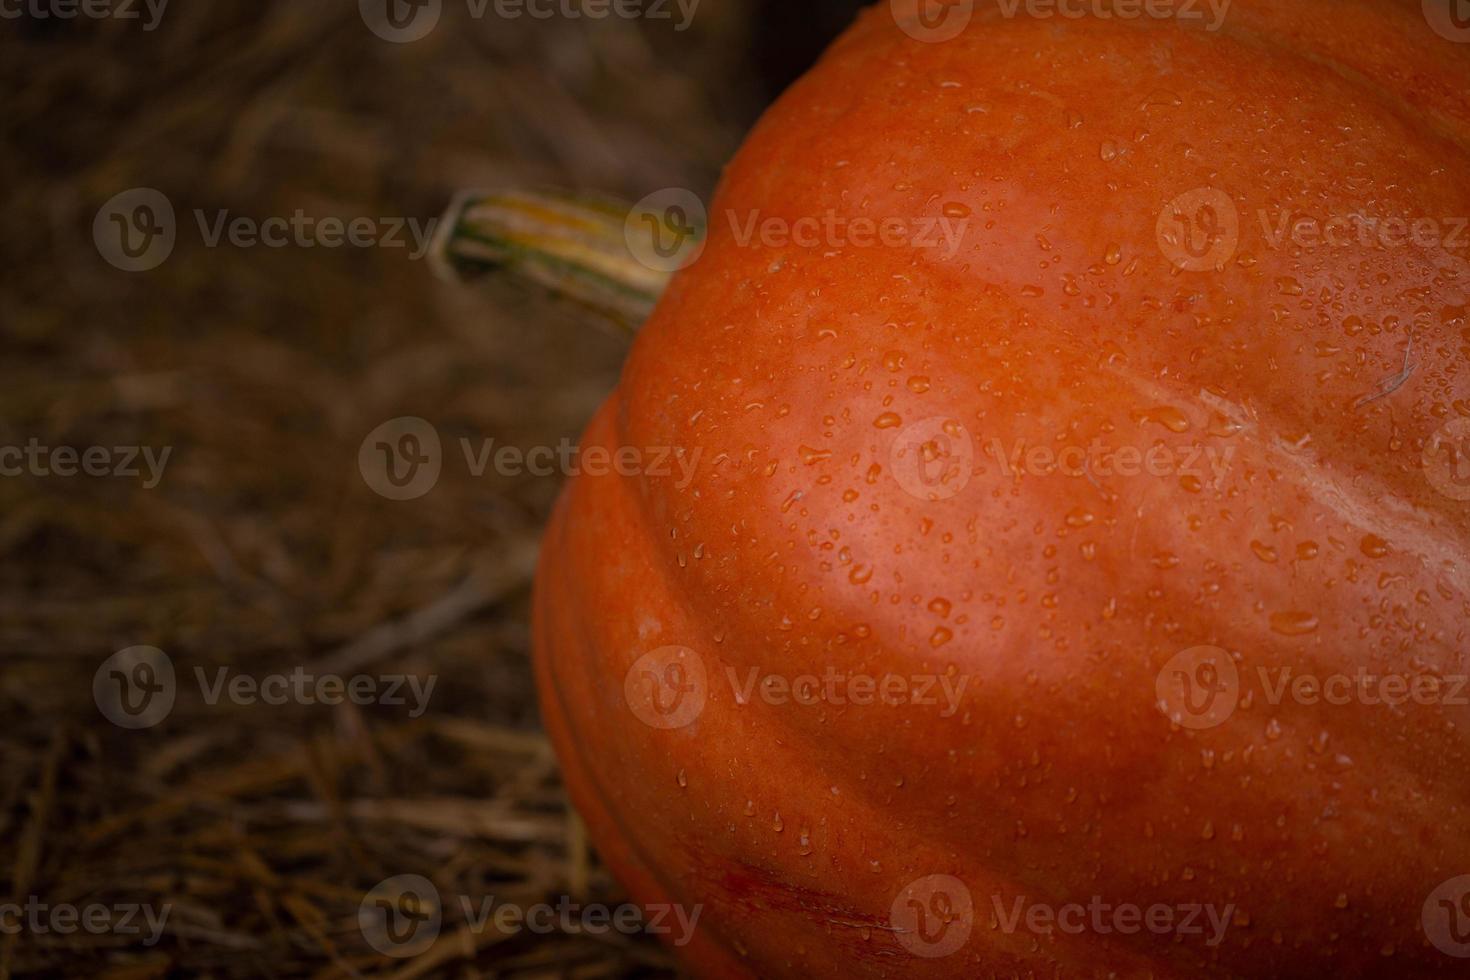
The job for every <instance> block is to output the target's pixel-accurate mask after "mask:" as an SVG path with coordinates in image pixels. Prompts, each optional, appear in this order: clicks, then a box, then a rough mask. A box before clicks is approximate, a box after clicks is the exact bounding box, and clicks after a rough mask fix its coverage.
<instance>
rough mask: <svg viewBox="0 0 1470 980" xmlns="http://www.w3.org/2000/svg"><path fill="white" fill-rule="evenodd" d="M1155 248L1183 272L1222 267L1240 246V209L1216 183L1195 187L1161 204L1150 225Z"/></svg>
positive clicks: (1206, 270)
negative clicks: (1160, 208) (1211, 185)
mask: <svg viewBox="0 0 1470 980" xmlns="http://www.w3.org/2000/svg"><path fill="white" fill-rule="evenodd" d="M1154 235H1155V237H1156V238H1157V240H1158V243H1159V251H1161V252H1163V253H1164V257H1165V258H1166V259H1168V260H1169V261H1170V262H1171V263H1173V264H1174V266H1175V267H1176V268H1178V269H1180V270H1182V271H1184V272H1211V271H1215V270H1217V269H1222V268H1224V266H1225V264H1226V263H1227V262H1229V261H1230V260H1231V259H1233V258H1234V257H1235V251H1236V249H1237V248H1239V247H1240V211H1239V209H1238V208H1236V206H1235V201H1234V200H1233V199H1232V198H1231V197H1230V195H1229V194H1226V193H1225V192H1224V191H1222V190H1220V189H1219V188H1217V187H1196V188H1195V189H1194V190H1191V191H1186V192H1185V193H1183V194H1180V195H1179V196H1178V197H1176V198H1174V199H1173V200H1172V201H1170V202H1169V203H1168V204H1166V205H1164V208H1163V210H1162V211H1160V212H1159V220H1158V221H1157V222H1156V223H1155V226H1154Z"/></svg>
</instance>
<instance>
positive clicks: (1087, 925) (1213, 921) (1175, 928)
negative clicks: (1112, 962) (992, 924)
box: [990, 895, 1235, 946]
mask: <svg viewBox="0 0 1470 980" xmlns="http://www.w3.org/2000/svg"><path fill="white" fill-rule="evenodd" d="M990 902H991V907H992V909H993V910H994V912H995V919H996V921H997V922H998V923H999V924H1000V929H1001V932H1004V933H1005V934H1006V935H1014V934H1015V932H1016V930H1017V929H1019V928H1021V927H1022V925H1023V924H1024V926H1025V929H1026V931H1027V932H1029V933H1031V934H1032V935H1038V936H1050V935H1052V934H1053V933H1058V932H1059V933H1062V934H1064V935H1068V936H1080V935H1082V934H1084V933H1089V932H1090V933H1093V934H1095V935H1099V936H1108V935H1112V934H1114V933H1117V934H1119V935H1124V936H1135V935H1138V934H1139V933H1143V932H1146V933H1149V934H1151V935H1155V936H1176V937H1182V936H1207V938H1206V939H1205V945H1206V946H1218V945H1220V943H1221V942H1222V941H1224V939H1225V930H1226V929H1227V928H1228V927H1229V925H1230V922H1231V920H1232V919H1233V918H1234V916H1235V905H1234V904H1233V903H1232V904H1230V905H1226V906H1224V907H1223V908H1222V907H1221V906H1218V905H1213V904H1211V905H1206V904H1202V903H1199V902H1185V903H1183V904H1179V905H1166V904H1164V903H1161V902H1158V903H1154V904H1153V905H1149V906H1141V905H1135V904H1133V903H1131V902H1119V903H1117V904H1114V903H1112V902H1108V901H1106V900H1104V899H1103V897H1102V896H1101V895H1094V896H1092V897H1091V898H1090V899H1089V900H1088V902H1087V904H1086V905H1083V904H1082V903H1081V902H1067V903H1065V904H1062V905H1049V904H1046V903H1041V902H1029V903H1028V902H1027V900H1026V896H1025V895H1018V896H1016V899H1015V900H1014V901H1013V902H1012V903H1011V905H1010V908H1006V907H1005V906H1004V905H1003V904H1002V901H1001V897H1000V896H999V895H992V896H990ZM1207 930H1208V931H1207Z"/></svg>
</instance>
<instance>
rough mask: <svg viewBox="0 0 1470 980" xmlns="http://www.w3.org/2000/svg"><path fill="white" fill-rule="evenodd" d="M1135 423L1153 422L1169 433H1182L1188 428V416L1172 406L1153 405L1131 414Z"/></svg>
mask: <svg viewBox="0 0 1470 980" xmlns="http://www.w3.org/2000/svg"><path fill="white" fill-rule="evenodd" d="M1133 421H1135V422H1153V423H1155V424H1156V425H1162V426H1163V427H1164V428H1166V429H1168V430H1169V431H1170V432H1184V431H1185V430H1187V429H1188V428H1189V416H1187V415H1185V414H1184V413H1183V412H1181V411H1179V409H1177V408H1175V407H1174V406H1172V405H1155V406H1154V407H1153V408H1145V409H1141V410H1140V411H1137V412H1134V413H1133Z"/></svg>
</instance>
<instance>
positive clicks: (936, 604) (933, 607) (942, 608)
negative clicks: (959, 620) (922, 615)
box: [929, 597, 950, 619]
mask: <svg viewBox="0 0 1470 980" xmlns="http://www.w3.org/2000/svg"><path fill="white" fill-rule="evenodd" d="M949 610H950V603H949V600H948V599H945V598H942V597H938V598H934V599H931V600H929V611H930V612H932V613H933V614H934V615H936V616H938V617H939V618H940V619H948V618H949Z"/></svg>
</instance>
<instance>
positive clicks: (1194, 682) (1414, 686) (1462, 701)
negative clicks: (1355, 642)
mask: <svg viewBox="0 0 1470 980" xmlns="http://www.w3.org/2000/svg"><path fill="white" fill-rule="evenodd" d="M1251 678H1254V680H1255V683H1256V684H1257V686H1258V689H1259V691H1260V692H1261V694H1262V696H1263V700H1264V702H1265V703H1266V704H1269V705H1272V706H1277V705H1280V704H1282V703H1284V702H1287V701H1290V702H1292V703H1293V704H1300V705H1308V706H1318V705H1326V706H1329V707H1347V706H1351V705H1358V706H1362V707H1369V708H1373V707H1387V708H1398V707H1403V706H1405V705H1421V706H1429V705H1446V706H1453V707H1467V706H1470V675H1466V674H1424V673H1421V674H1407V673H1393V672H1388V673H1378V672H1374V671H1370V670H1369V669H1368V668H1366V667H1358V668H1357V669H1355V670H1353V671H1351V672H1346V673H1344V672H1336V673H1331V674H1325V675H1324V674H1317V673H1313V672H1311V671H1304V670H1300V669H1298V668H1297V667H1295V666H1286V665H1283V666H1257V667H1256V668H1255V669H1254V670H1253V671H1247V672H1245V673H1244V675H1242V673H1241V671H1240V670H1239V669H1238V667H1237V665H1236V662H1235V659H1234V658H1233V657H1231V655H1230V654H1229V653H1228V652H1227V651H1226V650H1224V649H1222V648H1220V647H1214V646H1198V647H1191V648H1190V649H1188V650H1183V651H1180V652H1179V653H1177V654H1175V655H1174V656H1173V657H1171V658H1170V660H1169V662H1168V663H1167V664H1165V665H1164V668H1163V670H1161V671H1159V673H1158V676H1157V677H1156V679H1155V694H1156V695H1157V700H1156V702H1155V703H1156V704H1157V705H1158V707H1159V710H1160V711H1162V712H1163V713H1164V715H1165V717H1167V718H1168V719H1169V720H1170V721H1172V722H1174V723H1175V724H1177V725H1179V726H1180V727H1182V728H1191V729H1196V730H1198V729H1205V728H1215V727H1217V726H1219V725H1223V724H1224V723H1225V722H1226V721H1228V720H1230V718H1231V716H1232V715H1234V714H1235V709H1236V708H1237V707H1239V706H1240V703H1241V701H1242V692H1243V686H1244V680H1247V679H1251Z"/></svg>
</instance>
